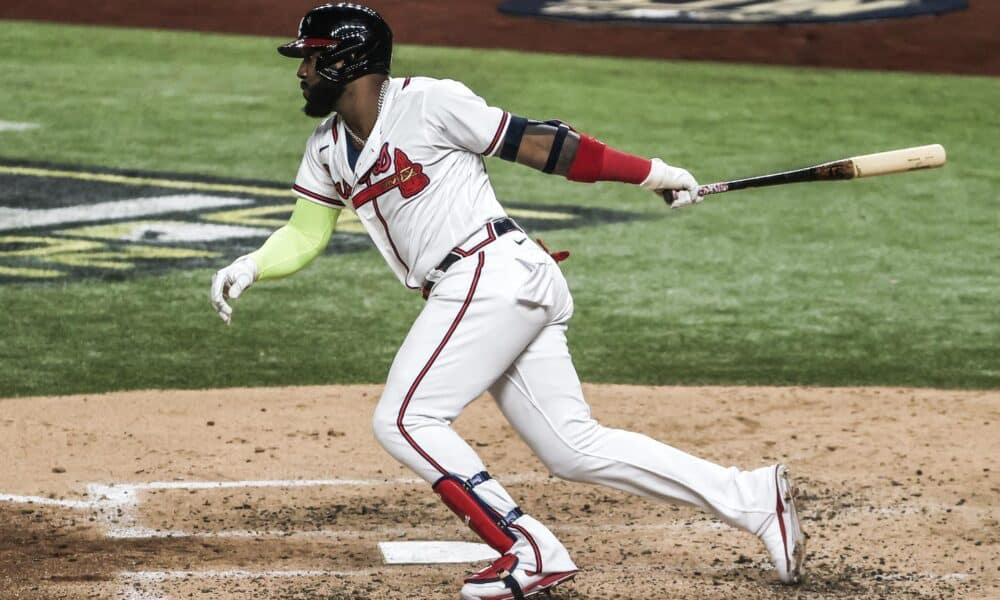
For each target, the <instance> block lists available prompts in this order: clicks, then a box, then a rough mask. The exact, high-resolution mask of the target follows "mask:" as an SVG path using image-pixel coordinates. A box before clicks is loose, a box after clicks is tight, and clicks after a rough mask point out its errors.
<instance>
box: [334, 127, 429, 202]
mask: <svg viewBox="0 0 1000 600" xmlns="http://www.w3.org/2000/svg"><path fill="white" fill-rule="evenodd" d="M388 155H389V144H388V143H386V144H383V145H382V152H381V153H380V154H379V159H378V161H377V162H376V163H375V166H374V167H372V170H371V171H369V172H368V174H366V175H365V176H364V177H363V178H361V179H360V180H359V181H358V183H359V184H364V185H367V186H368V187H366V188H365V189H363V190H361V191H360V192H358V193H357V195H355V196H354V199H353V200H352V201H351V203H352V204H353V205H354V209H355V210H357V209H358V208H360V207H362V206H364V205H365V204H367V203H369V202H371V201H372V200H374V199H376V198H378V197H379V196H382V195H384V194H387V193H389V192H391V191H392V190H395V189H398V190H399V194H400V195H401V196H402V197H403V198H412V197H414V196H416V195H417V194H419V193H420V192H422V191H423V190H424V188H426V187H427V186H428V185H429V184H430V182H431V180H430V178H429V177H427V175H426V174H425V173H424V166H423V165H421V164H420V163H415V162H413V161H412V160H410V157H409V156H407V155H406V152H404V151H403V150H401V149H399V148H396V149H395V150H394V151H393V159H394V160H393V161H392V162H394V163H395V172H394V173H393V174H392V175H388V176H386V177H383V178H382V179H380V180H378V181H376V182H375V183H371V179H372V176H373V175H375V174H376V173H379V172H386V171H388V165H387V164H386V163H387V162H388Z"/></svg>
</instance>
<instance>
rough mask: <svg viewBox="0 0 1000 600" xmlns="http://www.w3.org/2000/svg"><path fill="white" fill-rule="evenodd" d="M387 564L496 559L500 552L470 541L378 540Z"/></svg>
mask: <svg viewBox="0 0 1000 600" xmlns="http://www.w3.org/2000/svg"><path fill="white" fill-rule="evenodd" d="M378 549H379V550H381V551H382V558H383V559H385V564H387V565H429V564H438V563H471V562H486V561H492V560H496V559H497V558H499V557H500V554H499V553H497V551H496V550H494V549H493V548H490V547H489V546H487V545H486V544H475V543H472V542H379V543H378Z"/></svg>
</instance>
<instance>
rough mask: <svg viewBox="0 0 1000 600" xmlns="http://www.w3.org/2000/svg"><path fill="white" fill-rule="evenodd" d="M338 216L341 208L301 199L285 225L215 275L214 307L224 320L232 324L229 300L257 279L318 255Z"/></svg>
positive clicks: (290, 270) (286, 271) (292, 269)
mask: <svg viewBox="0 0 1000 600" xmlns="http://www.w3.org/2000/svg"><path fill="white" fill-rule="evenodd" d="M339 216H340V210H339V209H336V208H330V207H327V206H321V205H319V204H317V203H315V202H310V201H308V200H305V199H304V198H300V199H299V201H298V202H297V203H296V204H295V209H294V210H293V211H292V216H291V218H290V219H289V220H288V223H287V224H286V225H285V226H284V227H282V228H280V229H278V230H277V231H275V232H274V233H272V234H271V236H270V237H269V238H267V241H266V242H264V245H262V246H261V247H260V248H258V249H257V250H255V251H254V252H251V253H250V254H247V255H245V256H241V257H239V258H237V259H236V260H235V261H233V263H232V264H231V265H229V266H228V267H226V268H224V269H222V270H220V271H219V272H217V273H216V274H215V277H213V278H212V306H213V307H214V308H215V311H216V312H217V313H219V316H220V317H221V318H222V320H223V321H225V322H226V323H229V322H230V321H231V319H232V314H233V309H232V307H231V306H230V305H229V303H228V302H226V300H228V299H230V298H239V297H240V294H242V293H243V291H244V290H246V289H247V288H248V287H250V286H251V285H252V284H253V283H254V282H255V281H258V280H267V279H278V278H279V277H285V276H288V275H291V274H292V273H295V272H296V271H298V270H299V269H301V268H303V267H305V266H306V265H307V264H309V263H310V262H311V261H312V260H313V259H314V258H316V257H317V256H319V254H320V253H321V252H322V251H323V249H324V248H326V244H327V242H329V241H330V235H331V234H332V233H333V230H334V227H336V224H337V218H338V217H339Z"/></svg>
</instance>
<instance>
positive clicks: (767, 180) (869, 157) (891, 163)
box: [663, 144, 946, 204]
mask: <svg viewBox="0 0 1000 600" xmlns="http://www.w3.org/2000/svg"><path fill="white" fill-rule="evenodd" d="M945 161H946V155H945V151H944V147H943V146H942V145H941V144H932V145H930V146H916V147H913V148H903V149H902V150H892V151H889V152H879V153H877V154H865V155H864V156H855V157H852V158H845V159H842V160H836V161H833V162H828V163H823V164H821V165H816V166H813V167H806V168H804V169H796V170H794V171H785V172H783V173H772V174H769V175H761V176H760V177H751V178H749V179H737V180H734V181H721V182H718V183H710V184H708V185H703V186H700V187H699V188H698V195H699V196H708V195H709V194H721V193H722V192H731V191H734V190H743V189H747V188H755V187H765V186H769V185H781V184H784V183H801V182H804V181H835V180H842V179H855V178H858V177H874V176H875V175H889V174H891V173H905V172H906V171H916V170H917V169H933V168H935V167H940V166H942V165H944V163H945ZM663 197H664V199H665V200H666V201H667V204H672V203H673V196H672V192H671V190H666V191H665V192H664V195H663Z"/></svg>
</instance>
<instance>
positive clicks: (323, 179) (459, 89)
mask: <svg viewBox="0 0 1000 600" xmlns="http://www.w3.org/2000/svg"><path fill="white" fill-rule="evenodd" d="M387 85H388V89H387V90H386V94H385V101H384V104H383V106H382V110H381V112H380V113H379V116H378V119H377V120H376V121H375V126H374V128H373V130H372V133H371V136H370V137H369V138H368V141H367V143H366V144H365V147H364V148H362V150H361V153H360V156H359V157H358V159H357V164H356V166H355V168H354V169H352V168H351V166H350V163H349V161H348V148H347V146H348V145H349V144H350V143H351V142H350V139H349V135H348V133H347V131H346V130H345V128H344V123H343V120H342V119H340V118H339V117H338V116H337V115H334V116H332V117H329V118H328V119H326V120H325V121H324V122H323V123H321V124H320V126H319V127H317V128H316V131H315V132H314V133H313V135H312V136H311V137H310V138H309V141H308V143H307V144H306V151H305V155H304V156H303V157H302V164H301V165H300V167H299V172H298V175H297V176H296V178H295V185H294V187H293V190H294V191H295V193H296V194H298V195H299V196H301V197H302V198H305V199H307V200H311V201H313V202H316V203H319V204H322V205H323V206H329V207H334V208H347V209H349V210H352V211H354V212H355V213H357V215H358V218H359V220H360V221H361V223H362V225H363V226H364V228H365V230H366V231H367V232H368V235H369V236H370V237H371V239H372V240H373V241H374V243H375V245H376V246H377V247H378V249H379V251H380V252H381V253H382V256H383V257H384V258H385V260H386V262H387V263H388V264H389V266H390V268H392V270H393V272H394V273H395V274H396V276H397V277H398V278H399V280H400V281H401V282H402V283H403V284H404V285H406V286H407V287H410V288H419V287H421V286H422V284H423V281H424V276H425V275H426V274H427V273H428V272H429V271H430V270H431V269H433V268H434V267H435V266H437V264H438V263H439V262H441V260H442V259H443V258H444V257H445V256H446V255H447V254H448V251H449V250H451V249H452V248H454V247H455V246H458V245H459V244H461V243H462V242H464V241H465V240H467V239H468V238H469V237H470V236H472V235H473V234H474V233H476V232H477V231H479V230H480V229H482V227H483V225H484V224H485V223H486V222H487V221H490V220H491V219H496V218H500V217H503V216H505V213H504V210H503V208H502V207H501V206H500V204H499V203H498V202H497V199H496V195H495V194H494V192H493V186H492V185H491V184H490V180H489V177H488V176H487V174H486V168H485V165H484V164H483V160H482V158H481V156H489V155H491V154H495V153H496V152H498V149H499V147H500V145H501V140H502V138H503V135H504V133H505V131H506V128H507V125H508V123H509V121H510V115H509V114H508V113H507V112H505V111H503V110H501V109H499V108H494V107H491V106H488V105H487V104H486V102H485V101H483V99H482V98H480V97H479V96H477V95H475V94H474V93H472V91H470V90H469V89H468V88H467V87H466V86H465V85H463V84H461V83H459V82H456V81H451V80H437V79H431V78H427V77H412V78H409V77H408V78H406V79H390V80H389V83H388V84H387Z"/></svg>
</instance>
